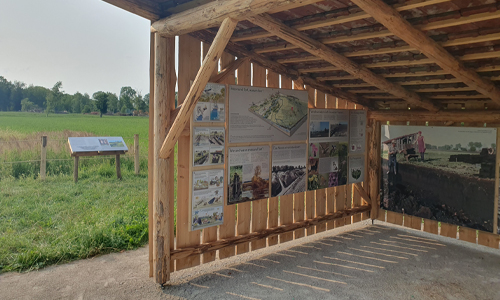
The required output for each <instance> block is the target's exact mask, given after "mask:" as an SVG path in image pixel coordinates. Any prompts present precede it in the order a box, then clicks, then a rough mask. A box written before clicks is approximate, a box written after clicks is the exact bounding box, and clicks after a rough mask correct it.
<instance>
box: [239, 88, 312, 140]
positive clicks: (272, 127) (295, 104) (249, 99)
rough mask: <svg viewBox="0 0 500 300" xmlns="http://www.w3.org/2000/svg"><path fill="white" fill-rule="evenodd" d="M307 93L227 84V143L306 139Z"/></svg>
mask: <svg viewBox="0 0 500 300" xmlns="http://www.w3.org/2000/svg"><path fill="white" fill-rule="evenodd" d="M307 109H308V108H307V92H306V91H299V90H284V89H272V88H259V87H246V86H237V85H230V86H229V143H261V142H271V141H275V142H276V141H305V140H307V122H306V121H307Z"/></svg>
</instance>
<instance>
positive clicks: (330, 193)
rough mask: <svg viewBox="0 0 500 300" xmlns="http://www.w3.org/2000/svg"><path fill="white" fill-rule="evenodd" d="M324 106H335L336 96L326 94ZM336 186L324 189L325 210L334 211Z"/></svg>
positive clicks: (329, 224)
mask: <svg viewBox="0 0 500 300" xmlns="http://www.w3.org/2000/svg"><path fill="white" fill-rule="evenodd" d="M326 108H333V109H334V108H337V98H335V97H333V96H332V95H326ZM336 191H337V188H336V187H332V188H327V189H326V212H327V213H332V212H335V194H336ZM333 228H335V222H334V221H330V222H327V223H326V229H327V230H330V229H333Z"/></svg>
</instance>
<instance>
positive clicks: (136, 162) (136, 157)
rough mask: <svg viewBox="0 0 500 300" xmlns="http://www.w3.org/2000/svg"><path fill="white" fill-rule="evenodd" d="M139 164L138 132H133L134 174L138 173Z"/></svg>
mask: <svg viewBox="0 0 500 300" xmlns="http://www.w3.org/2000/svg"><path fill="white" fill-rule="evenodd" d="M140 164H141V162H140V161H139V135H138V134H134V168H135V175H139V170H140Z"/></svg>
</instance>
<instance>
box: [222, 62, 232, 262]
mask: <svg viewBox="0 0 500 300" xmlns="http://www.w3.org/2000/svg"><path fill="white" fill-rule="evenodd" d="M234 59H235V57H234V56H233V55H230V54H227V53H224V54H222V57H221V67H222V68H226V67H228V66H229V65H230V64H232V63H233V62H234ZM221 83H227V84H234V83H235V75H234V71H233V72H232V73H230V74H229V75H227V76H226V78H225V79H224V80H223V81H222V82H221ZM225 113H226V120H229V111H228V110H227V109H226V110H225ZM226 128H227V127H226ZM227 140H228V132H227V130H226V141H227ZM225 150H226V157H227V147H226V149H225ZM235 234H236V205H227V203H226V202H224V224H222V225H220V226H219V239H225V238H230V237H233V236H235ZM235 250H236V249H235V247H234V246H229V247H226V248H223V249H220V250H219V258H220V259H224V258H226V257H230V256H234V255H235Z"/></svg>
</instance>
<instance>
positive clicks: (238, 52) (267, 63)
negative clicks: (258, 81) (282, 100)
mask: <svg viewBox="0 0 500 300" xmlns="http://www.w3.org/2000/svg"><path fill="white" fill-rule="evenodd" d="M190 35H191V36H193V37H195V38H197V39H199V40H201V41H203V42H205V43H209V44H210V43H211V42H212V40H213V37H214V34H213V33H212V32H210V31H208V30H201V31H197V32H193V33H190ZM226 52H228V53H230V54H232V55H234V56H238V57H241V56H246V57H249V58H250V59H251V60H252V62H254V63H256V64H258V65H260V66H262V67H264V68H267V69H269V70H272V71H273V72H276V73H278V74H281V75H284V76H286V77H288V78H290V79H292V80H294V81H300V82H301V83H303V84H305V85H307V86H310V87H312V88H315V89H317V90H319V91H322V92H324V93H327V94H330V95H332V96H334V97H338V98H341V99H344V100H348V101H351V102H353V103H356V104H360V105H362V106H364V107H367V108H374V104H373V103H372V102H371V101H369V100H367V99H365V98H363V97H361V96H358V95H355V94H352V93H349V92H346V91H343V90H341V89H339V88H335V87H333V86H332V85H327V84H325V83H323V82H320V81H318V80H316V79H314V78H312V77H310V76H308V75H306V74H300V73H299V72H298V71H297V70H295V69H292V68H289V67H287V66H285V65H282V64H280V63H277V62H275V61H272V60H270V59H268V58H266V57H264V56H262V55H260V54H257V53H254V52H252V51H248V50H247V49H245V48H243V47H241V46H239V45H237V44H235V43H233V42H231V41H229V42H228V43H227V45H226Z"/></svg>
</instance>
